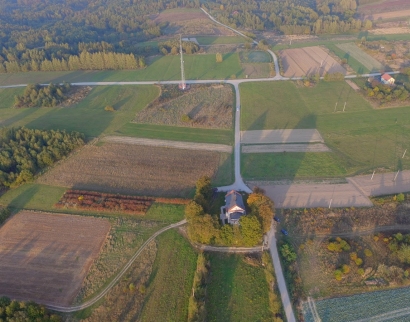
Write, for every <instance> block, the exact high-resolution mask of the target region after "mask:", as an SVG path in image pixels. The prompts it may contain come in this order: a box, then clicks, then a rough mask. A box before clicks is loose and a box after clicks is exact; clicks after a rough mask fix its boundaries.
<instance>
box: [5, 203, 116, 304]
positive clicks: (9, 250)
mask: <svg viewBox="0 0 410 322" xmlns="http://www.w3.org/2000/svg"><path fill="white" fill-rule="evenodd" d="M109 230H110V223H109V222H108V221H107V220H103V219H98V218H93V217H81V216H75V215H64V214H49V213H39V212H31V211H22V212H19V213H18V214H16V215H15V216H13V217H12V218H11V219H10V220H9V221H7V222H6V224H5V225H4V226H3V227H2V228H1V229H0V259H1V260H0V296H2V295H4V296H8V297H11V298H13V299H19V300H33V301H36V302H38V303H42V304H55V305H69V304H71V302H72V301H73V299H74V297H75V296H76V295H77V293H78V291H79V289H80V287H81V284H82V282H83V280H84V277H85V275H86V274H87V272H88V269H89V268H90V265H91V263H92V261H93V260H94V259H95V258H96V256H97V255H98V253H99V251H100V249H101V247H102V244H103V242H104V240H105V238H106V236H107V234H108V232H109Z"/></svg>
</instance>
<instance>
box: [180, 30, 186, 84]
mask: <svg viewBox="0 0 410 322" xmlns="http://www.w3.org/2000/svg"><path fill="white" fill-rule="evenodd" d="M179 52H180V54H181V85H180V87H181V89H182V90H185V89H186V83H185V71H184V57H183V54H182V37H181V35H179Z"/></svg>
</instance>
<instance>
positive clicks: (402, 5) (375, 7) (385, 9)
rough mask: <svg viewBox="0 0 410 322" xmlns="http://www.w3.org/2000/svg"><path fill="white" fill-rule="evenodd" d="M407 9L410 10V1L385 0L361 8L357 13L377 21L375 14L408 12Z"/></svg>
mask: <svg viewBox="0 0 410 322" xmlns="http://www.w3.org/2000/svg"><path fill="white" fill-rule="evenodd" d="M405 9H410V3H409V1H408V0H384V1H377V2H375V3H372V4H366V5H362V6H359V8H358V10H357V11H358V13H359V14H361V15H364V16H366V18H367V19H369V18H373V19H375V18H374V14H376V13H380V14H383V13H386V14H389V13H392V12H404V11H406V10H405Z"/></svg>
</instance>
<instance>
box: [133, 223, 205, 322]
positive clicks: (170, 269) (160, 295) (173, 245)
mask: <svg viewBox="0 0 410 322" xmlns="http://www.w3.org/2000/svg"><path fill="white" fill-rule="evenodd" d="M196 261H197V254H196V252H195V251H194V250H193V249H192V247H191V245H190V244H189V243H188V242H187V241H186V240H185V239H184V238H183V237H182V236H181V235H179V234H178V233H177V232H175V231H173V230H171V231H167V232H165V233H164V234H162V235H160V236H159V237H158V252H157V257H156V258H155V262H154V266H153V273H152V274H151V277H150V279H149V281H148V286H147V292H146V299H145V303H144V307H143V310H142V313H141V320H142V321H147V322H148V321H155V322H156V321H186V320H187V317H188V302H189V294H190V293H191V287H192V282H193V278H194V273H195V268H196Z"/></svg>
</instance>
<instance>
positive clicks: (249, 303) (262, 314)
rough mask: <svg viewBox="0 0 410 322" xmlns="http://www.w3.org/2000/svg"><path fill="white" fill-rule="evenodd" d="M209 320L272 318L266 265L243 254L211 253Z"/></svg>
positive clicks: (207, 299)
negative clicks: (247, 259) (246, 258)
mask: <svg viewBox="0 0 410 322" xmlns="http://www.w3.org/2000/svg"><path fill="white" fill-rule="evenodd" d="M209 259H210V267H211V277H210V281H209V284H208V286H207V294H206V300H205V309H206V312H207V321H210V322H211V321H212V322H213V321H221V322H222V321H223V322H225V321H235V322H236V321H238V322H239V321H244V322H245V321H246V322H247V321H270V320H272V319H273V317H272V313H271V311H270V309H269V289H268V287H269V286H268V284H267V282H266V278H265V274H264V271H263V268H262V267H261V266H258V265H250V264H248V263H246V262H245V261H244V256H243V255H227V254H218V253H209Z"/></svg>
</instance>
